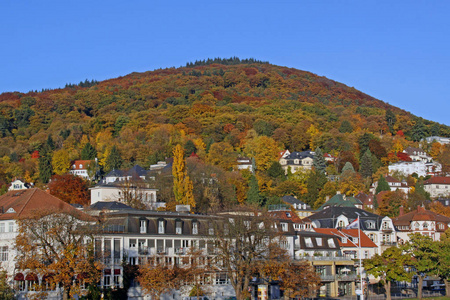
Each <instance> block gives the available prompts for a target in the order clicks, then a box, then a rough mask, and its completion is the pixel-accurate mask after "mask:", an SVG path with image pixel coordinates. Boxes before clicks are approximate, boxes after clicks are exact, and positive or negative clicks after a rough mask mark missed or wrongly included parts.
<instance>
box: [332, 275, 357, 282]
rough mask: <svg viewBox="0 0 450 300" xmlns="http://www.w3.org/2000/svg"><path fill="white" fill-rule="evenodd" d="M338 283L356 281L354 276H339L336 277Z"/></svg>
mask: <svg viewBox="0 0 450 300" xmlns="http://www.w3.org/2000/svg"><path fill="white" fill-rule="evenodd" d="M336 278H337V280H338V281H355V280H357V279H358V275H356V274H340V275H336Z"/></svg>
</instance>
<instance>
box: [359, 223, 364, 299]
mask: <svg viewBox="0 0 450 300" xmlns="http://www.w3.org/2000/svg"><path fill="white" fill-rule="evenodd" d="M358 242H359V276H360V277H361V298H360V299H361V300H364V288H363V276H362V263H361V258H362V253H361V222H360V219H359V216H358Z"/></svg>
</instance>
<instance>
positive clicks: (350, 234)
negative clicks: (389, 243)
mask: <svg viewBox="0 0 450 300" xmlns="http://www.w3.org/2000/svg"><path fill="white" fill-rule="evenodd" d="M358 230H359V229H341V230H339V229H336V228H314V231H316V232H320V233H325V234H330V235H336V236H338V237H341V239H339V245H340V246H341V247H359V242H361V247H362V248H376V247H378V246H377V245H376V244H375V243H374V242H373V241H372V240H371V239H370V238H369V237H368V236H367V235H366V234H365V233H364V232H363V231H362V230H360V232H359V233H358ZM359 237H360V238H361V240H359V239H358V242H356V243H355V242H353V240H350V239H349V238H359ZM342 238H347V242H346V243H343V242H342Z"/></svg>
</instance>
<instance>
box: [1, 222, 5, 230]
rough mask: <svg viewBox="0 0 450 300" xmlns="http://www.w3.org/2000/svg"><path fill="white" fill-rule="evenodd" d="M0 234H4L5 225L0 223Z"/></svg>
mask: <svg viewBox="0 0 450 300" xmlns="http://www.w3.org/2000/svg"><path fill="white" fill-rule="evenodd" d="M0 232H5V223H0Z"/></svg>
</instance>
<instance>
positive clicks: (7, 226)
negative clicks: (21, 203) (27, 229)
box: [0, 222, 15, 233]
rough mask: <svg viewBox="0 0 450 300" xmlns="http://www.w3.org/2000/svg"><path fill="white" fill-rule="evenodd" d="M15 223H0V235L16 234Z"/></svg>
mask: <svg viewBox="0 0 450 300" xmlns="http://www.w3.org/2000/svg"><path fill="white" fill-rule="evenodd" d="M14 231H15V227H14V222H7V223H6V222H0V233H3V232H14Z"/></svg>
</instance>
